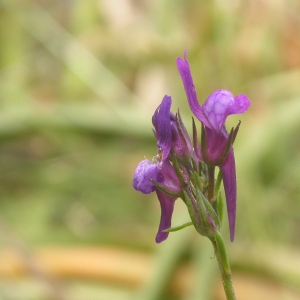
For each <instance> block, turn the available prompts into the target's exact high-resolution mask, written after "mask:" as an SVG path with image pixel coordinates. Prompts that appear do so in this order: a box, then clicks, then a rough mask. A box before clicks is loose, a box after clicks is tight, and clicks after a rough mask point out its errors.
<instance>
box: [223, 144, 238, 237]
mask: <svg viewBox="0 0 300 300" xmlns="http://www.w3.org/2000/svg"><path fill="white" fill-rule="evenodd" d="M220 169H221V170H222V176H223V184H224V190H225V196H226V204H227V213H228V222H229V229H230V240H231V241H232V242H233V240H234V232H235V218H236V173H235V161H234V153H233V149H231V150H230V151H229V153H228V155H227V157H226V159H225V161H224V162H223V164H222V165H221V166H220Z"/></svg>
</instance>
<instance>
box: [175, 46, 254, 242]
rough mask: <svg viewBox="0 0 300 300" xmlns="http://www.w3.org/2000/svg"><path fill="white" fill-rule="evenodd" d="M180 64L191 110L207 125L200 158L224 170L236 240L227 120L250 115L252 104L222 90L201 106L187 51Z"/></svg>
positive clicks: (229, 218)
mask: <svg viewBox="0 0 300 300" xmlns="http://www.w3.org/2000/svg"><path fill="white" fill-rule="evenodd" d="M176 62H177V67H178V70H179V73H180V76H181V78H182V81H183V85H184V88H185V92H186V95H187V98H188V102H189V105H190V108H191V110H192V112H193V113H194V115H195V116H196V117H197V119H198V120H199V121H201V122H202V123H203V125H204V126H205V133H204V134H205V141H206V145H205V149H202V152H201V153H198V156H199V159H202V160H203V159H204V157H205V158H206V161H205V162H206V163H207V164H211V165H216V164H217V165H218V166H219V167H220V169H221V170H222V175H223V184H224V189H225V195H226V203H227V212H228V220H229V228H230V239H231V241H233V239H234V232H235V218H236V171H235V160H234V153H233V148H232V146H231V145H230V148H229V149H228V150H227V152H228V153H227V152H226V154H227V155H226V157H224V158H222V156H223V155H224V151H226V146H227V143H228V139H229V134H228V132H227V130H226V128H225V121H226V118H227V117H228V116H229V115H232V114H241V113H244V112H246V111H247V109H248V108H249V106H250V101H249V99H248V98H247V96H246V95H244V94H241V95H237V96H236V97H234V96H233V95H232V93H231V92H229V91H227V90H218V91H215V92H214V93H212V94H211V95H210V96H209V97H208V99H207V100H206V101H205V102H204V104H203V105H202V106H201V105H200V104H199V102H198V98H197V94H196V89H195V85H194V82H193V78H192V75H191V70H190V66H189V63H188V60H187V57H186V52H185V53H184V60H183V59H181V58H179V57H178V58H177V60H176ZM195 150H196V149H195ZM203 151H205V153H203ZM196 152H197V151H196ZM204 154H205V155H204ZM221 158H222V159H221ZM220 159H221V160H220Z"/></svg>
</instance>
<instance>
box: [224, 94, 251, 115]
mask: <svg viewBox="0 0 300 300" xmlns="http://www.w3.org/2000/svg"><path fill="white" fill-rule="evenodd" d="M249 107H250V100H249V99H248V97H247V96H246V95H245V94H240V95H237V96H236V97H235V98H234V104H233V105H231V106H230V107H228V109H227V111H226V117H227V116H229V115H233V114H243V113H244V112H246V111H247V110H248V108H249Z"/></svg>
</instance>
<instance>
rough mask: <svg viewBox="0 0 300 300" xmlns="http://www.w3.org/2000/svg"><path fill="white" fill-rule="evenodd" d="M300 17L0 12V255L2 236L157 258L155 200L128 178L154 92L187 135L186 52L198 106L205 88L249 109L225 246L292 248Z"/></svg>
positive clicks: (288, 3) (257, 11) (223, 7)
mask: <svg viewBox="0 0 300 300" xmlns="http://www.w3.org/2000/svg"><path fill="white" fill-rule="evenodd" d="M299 15H300V3H299V1H297V0H285V1H283V0H273V1H271V0H269V1H267V0H255V1H242V0H231V1H221V0H220V1H217V0H215V1H198V0H190V1H183V0H159V1H150V0H140V1H136V0H122V1H120V0H98V1H96V0H88V1H72V0H68V1H56V0H31V1H29V0H27V1H21V0H14V1H10V0H0V191H1V200H0V219H1V222H0V225H1V224H2V223H3V226H2V225H1V227H3V228H2V229H1V232H2V235H1V236H2V237H3V238H2V239H1V245H2V248H3V249H4V248H6V247H11V246H12V247H14V246H13V245H15V243H14V238H13V237H12V235H11V234H10V233H9V232H10V231H11V232H13V235H15V236H16V238H17V239H20V240H23V242H24V243H25V245H26V246H27V247H29V248H31V247H35V246H37V245H53V244H60V245H66V246H67V245H68V246H72V245H74V246H75V245H82V244H84V245H117V246H122V247H126V248H129V249H132V248H135V249H148V250H151V249H153V248H154V247H155V245H154V237H155V233H156V226H157V224H158V220H159V208H158V202H157V201H156V200H155V196H153V195H150V196H144V195H141V194H139V193H137V192H136V191H134V190H133V189H132V187H131V180H132V175H133V172H134V169H135V166H136V165H137V163H138V162H139V161H140V160H141V159H143V158H144V156H145V157H147V158H151V157H152V156H154V155H155V154H156V146H155V140H154V138H153V137H152V132H151V126H152V125H151V116H152V114H153V111H154V109H155V108H156V107H157V105H158V103H160V101H161V99H162V97H163V96H164V95H165V94H169V95H171V96H172V98H173V111H174V112H175V111H176V110H177V108H179V107H180V110H181V112H182V114H183V115H184V120H185V122H186V125H190V124H191V119H190V116H191V112H190V111H189V109H188V105H187V101H186V98H185V94H184V90H183V86H182V83H181V81H180V77H179V75H178V71H177V69H176V64H175V58H176V57H177V56H183V52H184V50H185V49H188V57H189V61H190V65H191V68H192V73H193V76H194V80H195V84H196V88H197V93H198V97H199V100H200V102H203V101H204V100H205V99H206V97H207V96H208V95H209V94H210V93H211V92H213V91H214V90H216V89H229V90H231V91H232V92H233V93H234V94H238V93H246V94H247V95H248V97H249V98H250V99H251V101H252V107H251V109H250V110H249V112H247V114H246V115H244V116H241V120H242V126H241V130H240V132H239V135H238V138H237V141H236V144H235V154H236V157H237V169H238V193H239V195H238V201H239V202H238V213H237V234H236V241H235V245H237V246H232V247H237V248H238V247H239V245H247V246H246V247H248V246H251V248H255V247H258V248H257V249H259V245H261V244H264V243H266V242H268V243H271V245H273V244H274V245H285V246H288V247H296V248H297V249H299V247H300V234H299V232H300V231H299V228H300V188H299V187H300V185H299V182H300V171H299V170H300V156H299V153H300V139H299V132H300V118H299V115H300V84H299V82H300V55H299V53H300V18H299ZM237 121H238V119H236V118H235V117H231V119H229V124H228V127H230V126H234V125H236V123H237ZM189 127H190V128H191V126H189ZM180 209H181V208H179V210H180ZM180 214H181V213H180V211H179V213H178V211H177V214H176V216H179V215H180ZM176 216H175V217H176ZM179 218H180V217H179ZM175 222H176V219H175ZM224 228H227V224H224ZM7 230H9V232H7ZM187 232H189V234H190V231H188V229H187ZM176 234H177V233H174V235H176ZM225 234H226V233H225ZM166 243H168V242H166ZM159 247H161V248H163V247H168V245H167V246H165V245H160V246H159ZM169 251H172V249H171V250H170V249H169ZM175 251H176V250H175ZM230 251H231V250H230V247H229V253H230ZM258 251H259V250H258ZM178 256H179V255H178ZM172 257H177V256H176V253H175V254H174V256H172ZM231 259H232V260H234V257H232V258H231ZM240 264H241V265H240ZM237 265H239V267H241V268H243V265H242V263H240V262H237ZM275 277H276V276H275ZM298 282H299V280H298ZM6 286H7V289H3V291H2V292H0V296H1V293H2V294H3V295H2V297H3V299H11V298H9V297H11V295H12V294H10V293H11V290H13V288H12V289H11V290H10V285H6ZM20 289H21V290H22V288H20ZM0 290H1V285H0ZM4 291H6V292H4ZM24 291H25V288H24ZM103 293H104V292H103ZM199 293H200V292H199ZM25 294H26V293H25V292H24V294H23V295H25ZM79 294H80V293H78V295H79ZM5 295H7V296H5ZM103 295H104V294H103ZM105 295H106V294H105ZM107 295H109V296H107ZM107 295H106V296H103V297H104V298H106V297H108V298H107V299H125V298H126V297H125V296H124V295H123V294H122V295H121V294H120V295H116V294H114V296H112V295H111V294H109V292H107ZM126 295H127V294H126ZM148 295H149V293H148ZM153 295H155V292H153ZM5 297H6V298H5ZM24 297H25V296H24ZM28 297H30V296H28ZM91 297H92V296H91ZM98 297H99V296H98ZM113 297H115V298H113ZM122 297H123V298H122ZM155 297H156V296H153V298H152V299H156V298H155ZM15 299H17V298H15ZM18 299H29V298H18ZM39 299H40V298H39ZM57 299H58V298H57ZM78 299H87V298H85V297H84V296H82V298H78ZM91 299H92V298H91ZM95 299H98V298H95ZM101 299H102V298H101ZM126 299H127V298H126ZM149 299H150V296H149ZM186 299H187V298H186ZM191 299H192V298H191ZM195 299H196V298H195ZM198 299H200V298H198ZM143 300H146V298H143Z"/></svg>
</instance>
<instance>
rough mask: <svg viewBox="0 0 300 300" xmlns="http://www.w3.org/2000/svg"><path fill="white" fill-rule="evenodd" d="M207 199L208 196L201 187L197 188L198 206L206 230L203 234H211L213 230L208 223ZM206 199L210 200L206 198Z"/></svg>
mask: <svg viewBox="0 0 300 300" xmlns="http://www.w3.org/2000/svg"><path fill="white" fill-rule="evenodd" d="M205 199H206V197H205V196H204V195H203V193H202V192H201V191H200V190H199V189H196V201H197V207H198V211H199V214H200V218H201V223H202V225H203V230H204V234H203V235H205V236H209V235H210V232H211V230H210V225H209V223H208V216H207V211H206V205H205ZM206 201H208V200H207V199H206Z"/></svg>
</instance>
